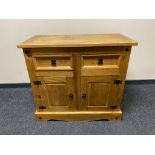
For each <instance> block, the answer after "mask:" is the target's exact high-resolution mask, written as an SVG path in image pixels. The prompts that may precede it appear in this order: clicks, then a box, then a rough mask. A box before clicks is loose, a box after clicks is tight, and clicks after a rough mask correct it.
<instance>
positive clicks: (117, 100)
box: [113, 47, 131, 107]
mask: <svg viewBox="0 0 155 155" xmlns="http://www.w3.org/2000/svg"><path fill="white" fill-rule="evenodd" d="M125 49H128V51H126V50H124V51H123V52H122V60H121V64H120V78H119V79H120V80H122V83H121V84H118V85H117V84H115V85H114V92H113V93H114V95H113V104H114V105H117V106H118V107H119V106H120V105H121V102H122V98H123V92H124V86H125V79H126V74H127V69H128V63H129V58H130V53H131V47H126V48H125Z"/></svg>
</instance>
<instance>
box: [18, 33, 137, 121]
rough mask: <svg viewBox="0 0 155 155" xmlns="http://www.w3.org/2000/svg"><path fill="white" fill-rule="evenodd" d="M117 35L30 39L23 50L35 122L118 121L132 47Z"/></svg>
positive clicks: (49, 36)
mask: <svg viewBox="0 0 155 155" xmlns="http://www.w3.org/2000/svg"><path fill="white" fill-rule="evenodd" d="M133 45H137V42H136V41H134V40H132V39H129V38H127V37H126V36H123V35H121V34H97V35H95V34H93V35H47V36H34V37H32V38H30V39H29V40H27V41H25V42H23V43H21V44H19V45H18V47H19V48H23V52H24V56H25V60H26V64H27V69H28V73H29V77H30V81H31V86H32V91H33V94H34V101H35V104H36V112H35V116H36V119H37V120H42V121H47V120H65V121H78V120H79V121H81V120H98V119H108V120H114V119H122V111H121V108H120V107H121V100H122V96H123V90H124V84H125V77H126V72H127V67H128V62H129V56H130V52H131V47H132V46H133Z"/></svg>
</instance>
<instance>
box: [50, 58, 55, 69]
mask: <svg viewBox="0 0 155 155" xmlns="http://www.w3.org/2000/svg"><path fill="white" fill-rule="evenodd" d="M51 63H52V66H54V67H55V66H56V60H55V59H51Z"/></svg>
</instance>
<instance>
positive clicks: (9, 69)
mask: <svg viewBox="0 0 155 155" xmlns="http://www.w3.org/2000/svg"><path fill="white" fill-rule="evenodd" d="M82 33H85V34H86V33H123V34H125V35H127V36H129V37H130V38H132V39H135V40H137V41H138V43H139V45H138V47H133V48H132V54H131V59H130V64H129V68H128V72H127V79H130V80H131V79H155V20H93V19H91V20H0V83H25V82H29V78H28V73H27V70H26V65H25V60H24V57H23V53H22V49H17V48H16V45H17V44H18V43H19V42H22V41H24V40H25V39H28V38H29V37H31V36H33V35H36V34H82Z"/></svg>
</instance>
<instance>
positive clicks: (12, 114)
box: [0, 84, 155, 135]
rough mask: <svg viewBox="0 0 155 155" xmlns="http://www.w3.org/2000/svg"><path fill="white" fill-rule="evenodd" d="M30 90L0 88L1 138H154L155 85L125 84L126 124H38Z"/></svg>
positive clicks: (57, 122)
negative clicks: (65, 136)
mask: <svg viewBox="0 0 155 155" xmlns="http://www.w3.org/2000/svg"><path fill="white" fill-rule="evenodd" d="M34 110H35V107H34V104H33V97H32V92H31V88H0V134H1V135H2V134H4V135H25V134H26V135H36V134H37V135H38V134H39V135H46V134H50V135H100V134H101V135H102V134H108V135H109V134H112V135H115V134H117V135H120V134H121V135H127V134H130V135H135V134H138V135H143V134H149V135H150V134H155V84H126V88H125V94H124V99H123V105H122V110H123V112H124V119H123V121H92V122H63V121H50V122H36V121H35V119H34V114H33V112H34Z"/></svg>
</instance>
